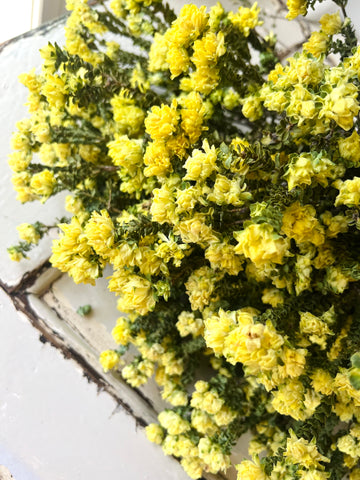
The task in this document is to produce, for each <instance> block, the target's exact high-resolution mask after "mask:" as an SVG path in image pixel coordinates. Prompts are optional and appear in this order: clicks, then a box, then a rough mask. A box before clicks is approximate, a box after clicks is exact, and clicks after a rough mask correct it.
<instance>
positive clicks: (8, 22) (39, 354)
mask: <svg viewBox="0 0 360 480" xmlns="http://www.w3.org/2000/svg"><path fill="white" fill-rule="evenodd" d="M175 3H176V6H177V8H179V6H180V5H181V4H183V3H186V2H184V1H179V0H177V1H176V2H175ZM196 3H198V4H201V3H204V2H201V1H198V2H196ZM206 3H207V4H208V5H211V4H213V3H215V2H210V1H208V2H206ZM259 3H260V2H259ZM261 3H262V4H271V1H270V0H264V1H263V2H261ZM226 4H227V6H230V8H233V9H234V8H235V7H234V4H233V2H230V1H228V2H226ZM329 5H331V2H325V3H323V4H321V9H320V11H319V12H320V13H318V14H317V15H314V14H311V15H310V18H313V19H314V18H316V17H318V16H319V15H320V14H322V13H324V12H325V11H328V9H329ZM63 6H64V5H63V2H57V1H56V0H48V1H45V0H44V2H41V1H40V0H34V1H32V0H12V1H10V2H6V8H5V13H3V14H2V15H1V17H0V43H2V42H5V41H6V40H9V39H10V38H12V37H14V36H16V35H19V34H20V33H23V32H24V31H27V30H29V29H30V28H34V27H36V26H37V25H38V24H39V23H40V22H41V19H44V18H46V19H50V17H51V16H53V17H56V16H58V15H59V14H61V13H62V11H63ZM331 10H332V11H333V10H334V8H332V9H331ZM348 11H349V14H350V15H351V16H352V18H353V19H354V20H355V23H356V24H357V25H360V2H358V0H350V1H349V6H348ZM282 25H283V27H282V28H283V33H284V37H285V38H284V43H287V41H289V42H290V41H295V38H293V35H295V33H294V32H295V29H294V27H293V26H292V27H291V28H290V30H289V29H288V28H289V25H288V23H287V22H283V24H282ZM52 35H55V34H52ZM61 35H62V34H61V33H60V30H58V32H57V33H56V35H55V37H56V39H57V38H58V37H59V38H61ZM47 39H48V38H46V41H47ZM49 40H50V39H49ZM46 41H45V39H44V38H42V37H39V36H35V37H34V38H33V39H32V40H29V38H28V39H23V40H22V41H20V42H15V43H14V42H12V43H10V44H9V45H8V46H5V48H4V49H3V51H2V52H1V55H0V68H1V72H2V75H1V80H0V126H1V136H0V156H1V157H0V158H1V162H0V188H1V197H0V286H1V285H5V284H6V285H7V288H9V286H10V287H11V286H13V287H15V286H16V285H17V284H18V283H19V281H20V280H21V278H22V276H23V275H24V274H25V273H26V272H27V271H31V270H33V269H34V268H36V267H37V266H38V265H40V264H41V263H42V262H43V261H44V260H45V259H46V258H47V257H48V256H49V252H50V242H49V241H42V243H41V245H40V247H39V249H38V250H37V251H35V252H34V255H33V258H32V260H31V261H29V262H24V263H22V264H20V265H19V264H14V263H11V262H10V261H9V260H8V258H7V255H6V247H7V246H9V245H11V244H12V243H15V242H16V241H17V235H16V229H15V227H16V225H17V224H18V223H21V222H24V221H29V222H31V221H35V220H36V219H40V220H42V221H44V222H46V221H47V220H49V221H50V220H52V219H53V218H54V217H55V216H60V215H61V214H62V211H63V207H62V200H61V199H54V200H51V201H50V202H48V203H47V204H46V206H45V207H43V206H41V205H40V204H29V205H25V206H22V205H20V204H19V203H18V202H16V200H15V194H14V192H13V191H12V188H11V184H10V171H9V169H8V167H7V165H6V157H7V154H8V153H9V150H10V149H9V138H10V135H11V132H12V130H13V129H14V125H15V122H16V121H17V120H20V119H21V118H22V117H23V116H24V114H25V109H24V107H23V103H24V102H25V100H26V91H25V89H23V88H22V87H21V86H19V84H18V82H17V76H18V74H19V73H21V72H23V71H28V70H30V69H31V68H32V67H36V66H39V65H40V57H39V54H38V49H39V48H40V47H41V46H43V45H44V44H45V43H46ZM97 288H98V290H97V291H98V292H99V288H100V287H97ZM58 290H59V291H60V292H61V294H62V295H64V297H66V298H67V299H68V301H69V303H70V304H72V305H74V308H75V307H76V305H79V304H81V303H84V301H85V299H86V294H87V291H85V290H82V289H76V288H74V287H73V285H72V283H71V281H69V282H67V280H65V281H64V280H61V281H60V282H58ZM94 292H96V289H95V290H94ZM84 295H85V296H84ZM93 295H94V296H95V295H96V294H93ZM99 298H100V295H99ZM101 298H102V297H101ZM110 303H111V302H108V301H105V302H103V306H102V307H101V306H100V305H99V306H98V310H97V315H98V316H99V317H100V318H101V321H103V322H104V323H106V322H109V324H111V322H112V321H113V319H115V318H116V317H114V315H115V314H114V311H113V310H114V305H113V304H110ZM1 465H2V466H3V467H6V468H7V469H8V470H9V471H10V472H11V473H12V475H13V477H14V478H15V479H16V480H99V479H100V480H102V479H105V478H106V480H117V479H124V480H125V479H126V480H186V479H187V478H188V477H187V476H186V475H185V473H184V472H183V471H182V469H181V467H180V466H179V464H178V463H177V462H176V461H175V460H173V459H171V458H167V457H165V456H164V455H163V453H162V451H161V449H160V448H158V447H156V446H154V445H152V444H150V443H149V442H148V441H147V440H146V438H145V435H144V431H143V429H142V428H140V427H137V426H136V422H135V420H134V419H133V417H132V416H130V415H129V414H127V413H126V412H125V411H124V409H122V408H121V407H120V408H118V407H117V403H116V401H115V400H114V399H113V398H112V397H111V396H110V395H109V394H107V393H106V392H102V393H99V392H98V390H97V387H96V385H95V384H94V383H89V382H88V381H87V380H86V378H85V377H84V376H83V372H82V370H81V369H80V368H79V367H78V366H77V365H76V364H75V363H74V362H73V361H72V360H65V359H64V358H63V356H62V355H61V353H60V352H59V351H58V350H57V349H55V348H53V347H51V346H50V345H49V344H43V343H41V342H40V341H39V332H38V331H37V330H35V329H34V328H33V327H32V326H31V324H30V323H29V321H28V320H27V319H26V318H25V317H23V316H20V315H19V313H18V312H17V311H16V310H15V309H14V307H13V305H12V303H11V301H10V299H9V297H8V296H7V295H6V294H5V293H4V292H3V290H1V288H0V480H5V479H6V478H7V477H6V475H5V473H4V472H5V470H4V469H3V468H2V467H1Z"/></svg>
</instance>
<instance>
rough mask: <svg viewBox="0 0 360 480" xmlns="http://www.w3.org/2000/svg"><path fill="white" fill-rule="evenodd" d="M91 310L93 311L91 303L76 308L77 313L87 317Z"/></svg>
mask: <svg viewBox="0 0 360 480" xmlns="http://www.w3.org/2000/svg"><path fill="white" fill-rule="evenodd" d="M91 311H92V307H91V305H82V306H81V307H79V308H78V309H77V310H76V313H77V314H79V315H81V316H82V317H85V316H86V315H89V313H91Z"/></svg>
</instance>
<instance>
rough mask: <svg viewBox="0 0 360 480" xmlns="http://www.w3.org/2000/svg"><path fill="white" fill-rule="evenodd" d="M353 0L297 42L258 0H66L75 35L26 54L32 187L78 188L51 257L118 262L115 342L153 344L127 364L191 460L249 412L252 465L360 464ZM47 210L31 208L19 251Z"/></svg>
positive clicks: (334, 471) (311, 471)
mask: <svg viewBox="0 0 360 480" xmlns="http://www.w3.org/2000/svg"><path fill="white" fill-rule="evenodd" d="M319 1H320V0H319ZM316 3H317V2H316V0H288V2H287V6H288V14H287V17H288V19H294V18H295V17H297V16H298V15H306V13H307V10H308V8H313V7H314V5H315V4H316ZM334 3H335V4H337V6H335V5H334V12H333V13H329V14H326V15H324V16H323V17H322V18H321V20H320V25H319V28H318V30H317V31H314V32H313V33H312V34H311V36H310V37H309V38H308V39H307V41H306V42H305V43H303V45H302V46H301V48H300V50H299V51H298V52H297V53H296V54H295V55H294V56H292V57H290V58H287V59H286V60H285V61H283V62H282V63H281V62H279V58H278V53H277V48H276V37H275V36H274V35H273V34H269V35H268V36H264V35H263V34H262V33H260V32H261V28H259V26H260V25H261V23H262V21H261V13H260V8H259V7H258V6H257V4H256V3H255V4H254V5H252V6H240V7H239V8H238V9H237V10H236V11H235V12H226V11H225V10H224V8H223V7H222V6H221V5H220V4H219V3H218V4H217V5H215V6H213V7H211V8H210V9H207V8H206V7H200V8H199V7H197V6H195V5H186V6H184V7H183V8H182V10H181V12H180V14H179V15H178V16H176V15H175V13H174V12H173V10H172V9H171V8H170V7H169V6H168V5H167V4H165V3H163V2H161V1H159V0H112V1H111V2H110V5H109V6H108V4H107V3H104V2H102V1H100V2H99V3H98V6H97V7H96V8H91V7H90V6H89V5H88V4H87V1H86V0H68V1H67V6H68V9H69V10H70V11H71V14H70V16H69V17H68V20H67V23H66V45H65V47H60V46H58V45H57V44H55V45H52V44H48V45H47V46H46V47H44V48H43V49H42V50H41V55H42V57H43V59H44V63H43V70H42V73H40V74H35V72H34V71H32V72H30V73H27V74H23V75H22V76H21V81H22V82H23V83H24V85H25V86H26V87H28V89H29V92H30V93H29V99H28V107H29V111H30V113H31V116H30V118H28V119H25V120H22V121H20V122H19V123H18V124H17V129H18V130H17V132H16V133H15V134H14V135H13V138H12V147H13V153H12V154H11V156H10V159H9V163H10V167H11V168H12V170H13V172H14V174H13V184H14V188H15V190H16V191H17V193H18V199H19V200H20V201H21V202H29V201H33V200H40V201H41V202H45V201H46V200H47V199H48V198H49V197H50V196H52V195H55V194H57V193H58V192H60V191H63V190H67V191H69V192H70V195H68V196H67V198H66V208H67V210H68V211H69V212H70V216H69V218H67V219H62V221H61V223H60V224H59V225H58V227H59V229H60V235H59V238H58V239H57V240H55V241H54V244H53V253H52V256H51V259H50V260H51V263H52V264H53V266H54V267H56V268H58V269H60V270H61V271H63V272H67V273H68V274H69V275H70V276H71V277H72V278H73V279H74V281H75V282H76V283H79V282H84V283H90V284H95V282H96V279H97V278H98V277H100V276H101V275H102V272H103V269H104V267H105V266H106V265H110V266H111V267H112V273H111V277H110V279H109V289H110V291H111V292H114V294H115V295H117V296H118V297H119V300H118V308H119V310H120V311H121V312H123V313H122V315H121V316H120V318H118V319H117V321H116V325H115V326H114V329H113V332H112V334H113V337H114V339H115V341H116V343H117V344H118V346H119V347H118V349H117V350H107V351H105V352H103V353H102V354H101V357H100V362H101V364H102V366H103V368H104V370H105V371H108V370H112V369H118V368H119V369H120V365H121V362H120V360H121V356H122V355H123V353H124V352H125V351H126V350H127V349H128V347H129V345H130V344H132V345H134V346H135V347H136V348H137V351H138V356H137V357H136V358H135V360H133V361H132V362H131V363H130V364H128V365H126V366H125V367H123V368H122V376H123V377H124V378H125V379H126V380H127V382H129V384H130V385H132V386H135V387H137V386H140V385H142V384H143V383H145V382H147V380H148V379H149V378H150V377H152V376H153V375H154V376H155V380H156V382H157V384H158V385H159V387H160V389H161V393H162V397H163V398H164V399H165V400H166V401H167V402H168V404H169V408H168V409H166V410H164V411H163V412H161V413H160V414H159V416H158V420H159V424H151V425H149V426H148V427H147V429H146V432H147V435H148V437H149V439H150V440H151V441H153V442H156V443H158V444H159V445H161V446H162V448H163V450H164V452H165V454H167V455H174V456H176V457H178V458H179V459H180V461H181V464H182V466H183V467H184V469H185V470H186V472H187V473H188V475H189V476H190V477H191V478H194V479H197V478H200V477H201V476H202V474H203V472H211V473H214V474H216V473H217V472H218V471H225V470H226V469H227V468H228V467H229V465H230V454H231V451H232V449H233V446H234V445H235V443H236V442H237V441H238V439H239V438H240V437H241V435H243V434H244V433H245V432H251V434H252V436H251V441H250V442H249V445H248V449H249V455H250V457H251V458H252V460H249V459H244V460H243V461H242V462H241V463H240V464H239V465H236V468H237V470H238V478H239V479H242V480H255V479H256V480H267V479H271V480H277V479H301V480H325V479H331V480H335V479H336V480H340V479H342V478H343V477H344V476H346V475H350V479H351V480H358V479H360V468H359V459H360V354H359V353H358V352H359V342H360V302H359V294H360V288H359V285H358V281H359V280H360V261H359V255H360V241H359V240H360V232H359V229H360V219H359V204H360V174H359V172H360V136H359V134H358V131H359V116H358V114H359V110H360V105H359V100H358V93H359V86H360V83H359V79H360V48H358V47H357V40H356V36H355V33H354V29H353V26H352V24H351V21H350V19H349V18H348V16H347V14H346V3H347V0H334ZM329 59H331V62H330V61H329ZM49 228H51V227H49V226H45V225H43V224H42V223H40V222H35V223H34V224H22V225H20V226H19V227H18V229H19V235H20V239H21V241H20V243H19V244H18V245H15V246H12V247H10V248H9V253H10V256H11V257H12V258H13V259H14V260H20V259H21V258H24V257H26V255H27V252H28V251H29V250H30V249H31V248H32V247H33V246H34V245H35V244H37V242H38V241H39V239H40V238H41V237H42V236H43V235H45V234H46V233H47V232H48V230H49ZM205 371H206V374H205V373H203V372H205Z"/></svg>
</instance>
